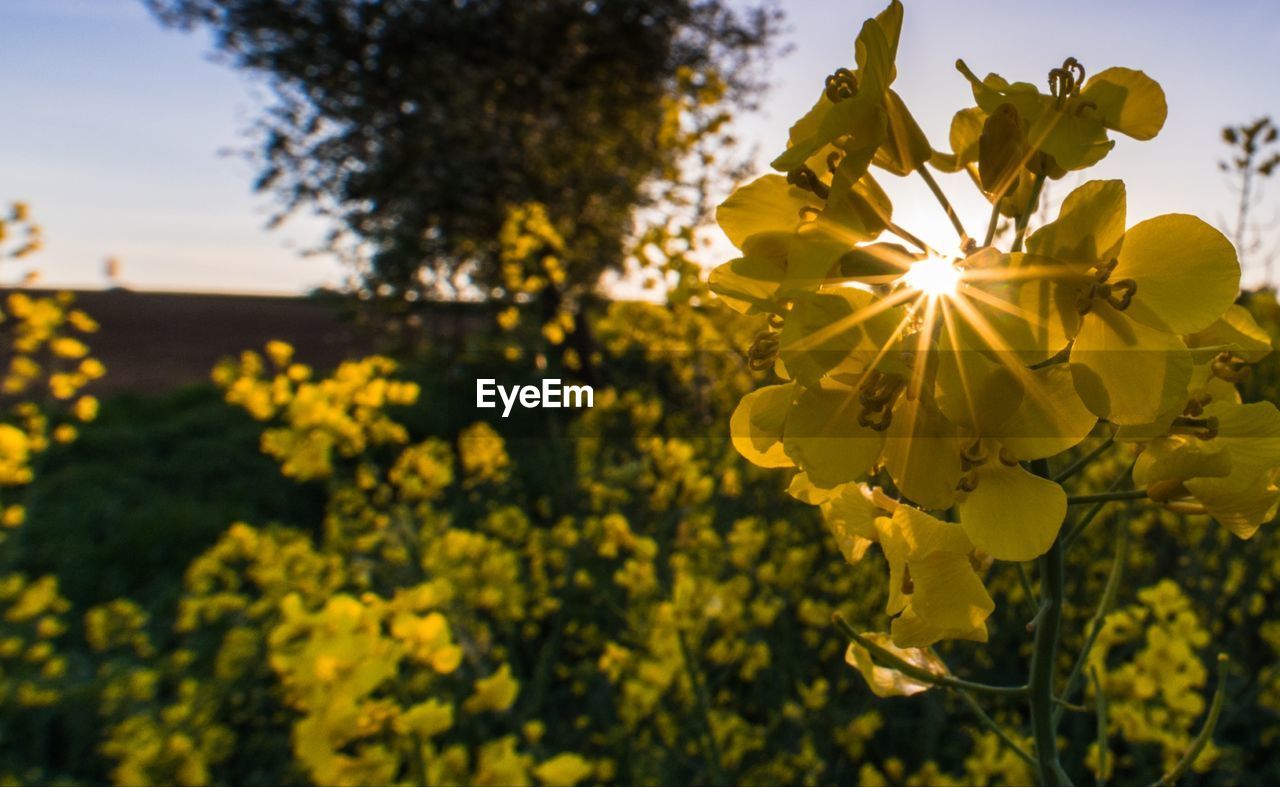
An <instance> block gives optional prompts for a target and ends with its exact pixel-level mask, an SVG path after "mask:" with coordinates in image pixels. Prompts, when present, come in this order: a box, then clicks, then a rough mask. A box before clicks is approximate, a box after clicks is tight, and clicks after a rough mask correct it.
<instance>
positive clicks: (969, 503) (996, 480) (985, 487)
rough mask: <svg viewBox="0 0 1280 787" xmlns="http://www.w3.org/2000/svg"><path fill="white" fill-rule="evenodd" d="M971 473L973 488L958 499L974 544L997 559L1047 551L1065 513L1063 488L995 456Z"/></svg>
mask: <svg viewBox="0 0 1280 787" xmlns="http://www.w3.org/2000/svg"><path fill="white" fill-rule="evenodd" d="M975 472H976V476H977V481H978V485H977V487H976V488H975V489H974V490H973V491H972V492H969V493H968V494H967V495H965V497H964V499H963V500H961V501H960V503H959V509H960V524H961V526H962V527H963V528H964V532H965V533H966V534H967V535H968V536H969V540H970V541H972V542H973V545H974V546H976V547H977V548H978V549H981V550H982V551H983V552H986V553H987V554H988V555H991V556H992V557H994V558H996V559H997V560H1015V561H1023V560H1034V559H1035V558H1037V557H1040V556H1041V555H1043V554H1044V553H1045V552H1047V551H1048V550H1049V547H1050V545H1052V544H1053V539H1055V538H1057V536H1058V530H1059V529H1060V528H1061V527H1062V522H1063V520H1064V519H1066V516H1067V493H1066V492H1064V491H1063V490H1062V487H1061V486H1059V485H1058V484H1055V483H1054V482H1052V481H1050V480H1048V479H1045V478H1040V477H1039V476H1036V475H1033V474H1031V473H1028V472H1027V471H1026V470H1024V469H1022V467H1020V466H1014V467H1009V466H1007V465H1005V464H1003V463H1001V462H1000V461H998V460H993V461H988V462H987V463H986V464H984V465H981V466H980V467H979V468H978V469H977V470H976V471H975ZM912 576H913V577H914V576H915V574H914V570H913V573H912Z"/></svg>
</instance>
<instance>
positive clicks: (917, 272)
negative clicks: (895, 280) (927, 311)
mask: <svg viewBox="0 0 1280 787" xmlns="http://www.w3.org/2000/svg"><path fill="white" fill-rule="evenodd" d="M902 282H903V283H904V284H906V285H907V286H908V287H910V288H911V289H913V290H919V291H920V292H922V293H924V294H925V295H928V296H930V297H933V298H941V297H946V296H952V295H955V294H956V288H957V287H958V286H959V285H960V269H959V268H957V267H956V266H955V265H954V264H952V262H951V260H948V259H944V258H942V257H926V258H925V259H923V260H920V261H919V262H915V263H912V265H911V268H910V269H908V270H907V272H906V273H905V274H903V276H902Z"/></svg>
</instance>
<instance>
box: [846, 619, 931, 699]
mask: <svg viewBox="0 0 1280 787" xmlns="http://www.w3.org/2000/svg"><path fill="white" fill-rule="evenodd" d="M862 636H864V637H866V638H867V639H869V640H871V641H872V642H874V643H875V644H877V645H879V646H880V647H882V648H884V649H885V650H887V651H889V652H890V653H892V654H893V655H895V656H897V657H898V658H900V659H902V660H903V661H905V662H907V663H908V664H910V665H912V666H913V667H919V668H920V669H922V670H925V671H926V672H930V673H932V674H934V675H946V674H947V667H946V665H945V664H943V663H942V659H940V658H938V657H937V656H936V655H935V654H934V653H933V652H931V651H928V650H924V649H922V648H899V647H898V646H896V645H894V644H893V642H892V641H891V640H890V639H889V637H888V636H887V635H885V634H880V633H868V634H863V635H862ZM844 660H845V662H846V663H847V664H849V665H850V666H852V667H853V668H854V669H856V670H858V672H860V673H862V677H863V678H864V679H866V681H867V687H868V688H870V689H871V691H872V693H873V694H875V695H876V696H877V697H910V696H912V695H914V694H919V693H920V692H922V691H927V690H928V689H929V688H930V687H931V685H932V684H929V683H923V682H921V681H918V680H916V679H914V678H910V677H907V676H906V675H904V674H902V673H901V672H898V671H897V670H895V669H893V668H892V667H882V666H880V665H878V664H876V662H875V661H874V660H873V659H872V658H871V654H870V653H868V652H867V649H866V648H864V647H862V646H861V645H859V644H858V643H856V642H851V643H849V648H848V650H847V651H845V655H844Z"/></svg>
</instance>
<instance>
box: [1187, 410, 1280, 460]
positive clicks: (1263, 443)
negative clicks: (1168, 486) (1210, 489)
mask: <svg viewBox="0 0 1280 787" xmlns="http://www.w3.org/2000/svg"><path fill="white" fill-rule="evenodd" d="M1204 414H1205V415H1206V416H1208V417H1211V418H1217V419H1218V436H1217V437H1215V438H1213V439H1212V440H1209V441H1208V442H1210V443H1220V444H1222V445H1223V446H1224V448H1225V450H1227V451H1229V452H1230V453H1231V474H1232V476H1234V477H1235V478H1238V479H1244V478H1254V477H1257V476H1258V475H1261V474H1262V473H1264V472H1266V471H1268V470H1270V469H1271V468H1273V467H1280V411H1277V410H1276V406H1275V405H1274V404H1272V403H1271V402H1255V403H1253V404H1244V405H1240V404H1234V403H1231V402H1214V403H1212V404H1210V405H1209V406H1208V407H1206V408H1205V409H1204Z"/></svg>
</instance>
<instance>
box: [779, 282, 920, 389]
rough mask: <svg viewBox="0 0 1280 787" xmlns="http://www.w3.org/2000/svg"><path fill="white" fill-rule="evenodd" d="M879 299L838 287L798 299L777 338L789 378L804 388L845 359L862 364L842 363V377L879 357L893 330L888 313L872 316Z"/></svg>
mask: <svg viewBox="0 0 1280 787" xmlns="http://www.w3.org/2000/svg"><path fill="white" fill-rule="evenodd" d="M878 300H879V299H878V298H876V297H875V296H874V295H872V294H871V293H869V292H867V291H865V290H859V289H853V288H849V287H839V288H835V289H832V290H829V291H827V292H822V293H814V294H808V295H805V296H803V297H800V298H797V300H796V302H795V305H794V306H793V307H792V309H791V311H790V312H789V313H788V314H787V320H786V323H785V324H784V325H783V328H782V335H781V336H780V337H779V345H778V357H779V358H781V359H782V361H783V363H785V364H786V366H787V370H788V371H789V372H790V373H791V375H792V376H793V377H794V378H795V379H797V380H799V381H800V382H802V383H804V384H805V385H807V386H816V385H817V384H818V381H819V380H820V378H821V377H822V376H823V375H825V374H826V373H827V372H829V371H831V370H832V369H834V368H835V367H836V366H841V365H842V364H844V362H845V361H846V360H848V359H849V358H850V356H854V358H855V359H856V358H861V359H862V360H863V362H862V363H853V364H851V365H849V364H845V365H844V366H842V370H843V371H844V372H846V373H860V372H861V371H862V370H863V369H865V368H866V365H867V364H868V363H870V362H871V361H872V360H874V359H875V357H876V356H877V355H878V350H879V348H880V347H881V346H883V345H884V343H885V342H886V341H888V339H889V337H890V335H891V334H892V332H893V330H894V329H895V328H896V326H897V321H898V319H900V315H899V313H898V312H897V311H895V310H893V309H884V310H883V311H878V312H877V311H876V310H875V308H874V307H875V304H876V302H877V301H878Z"/></svg>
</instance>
